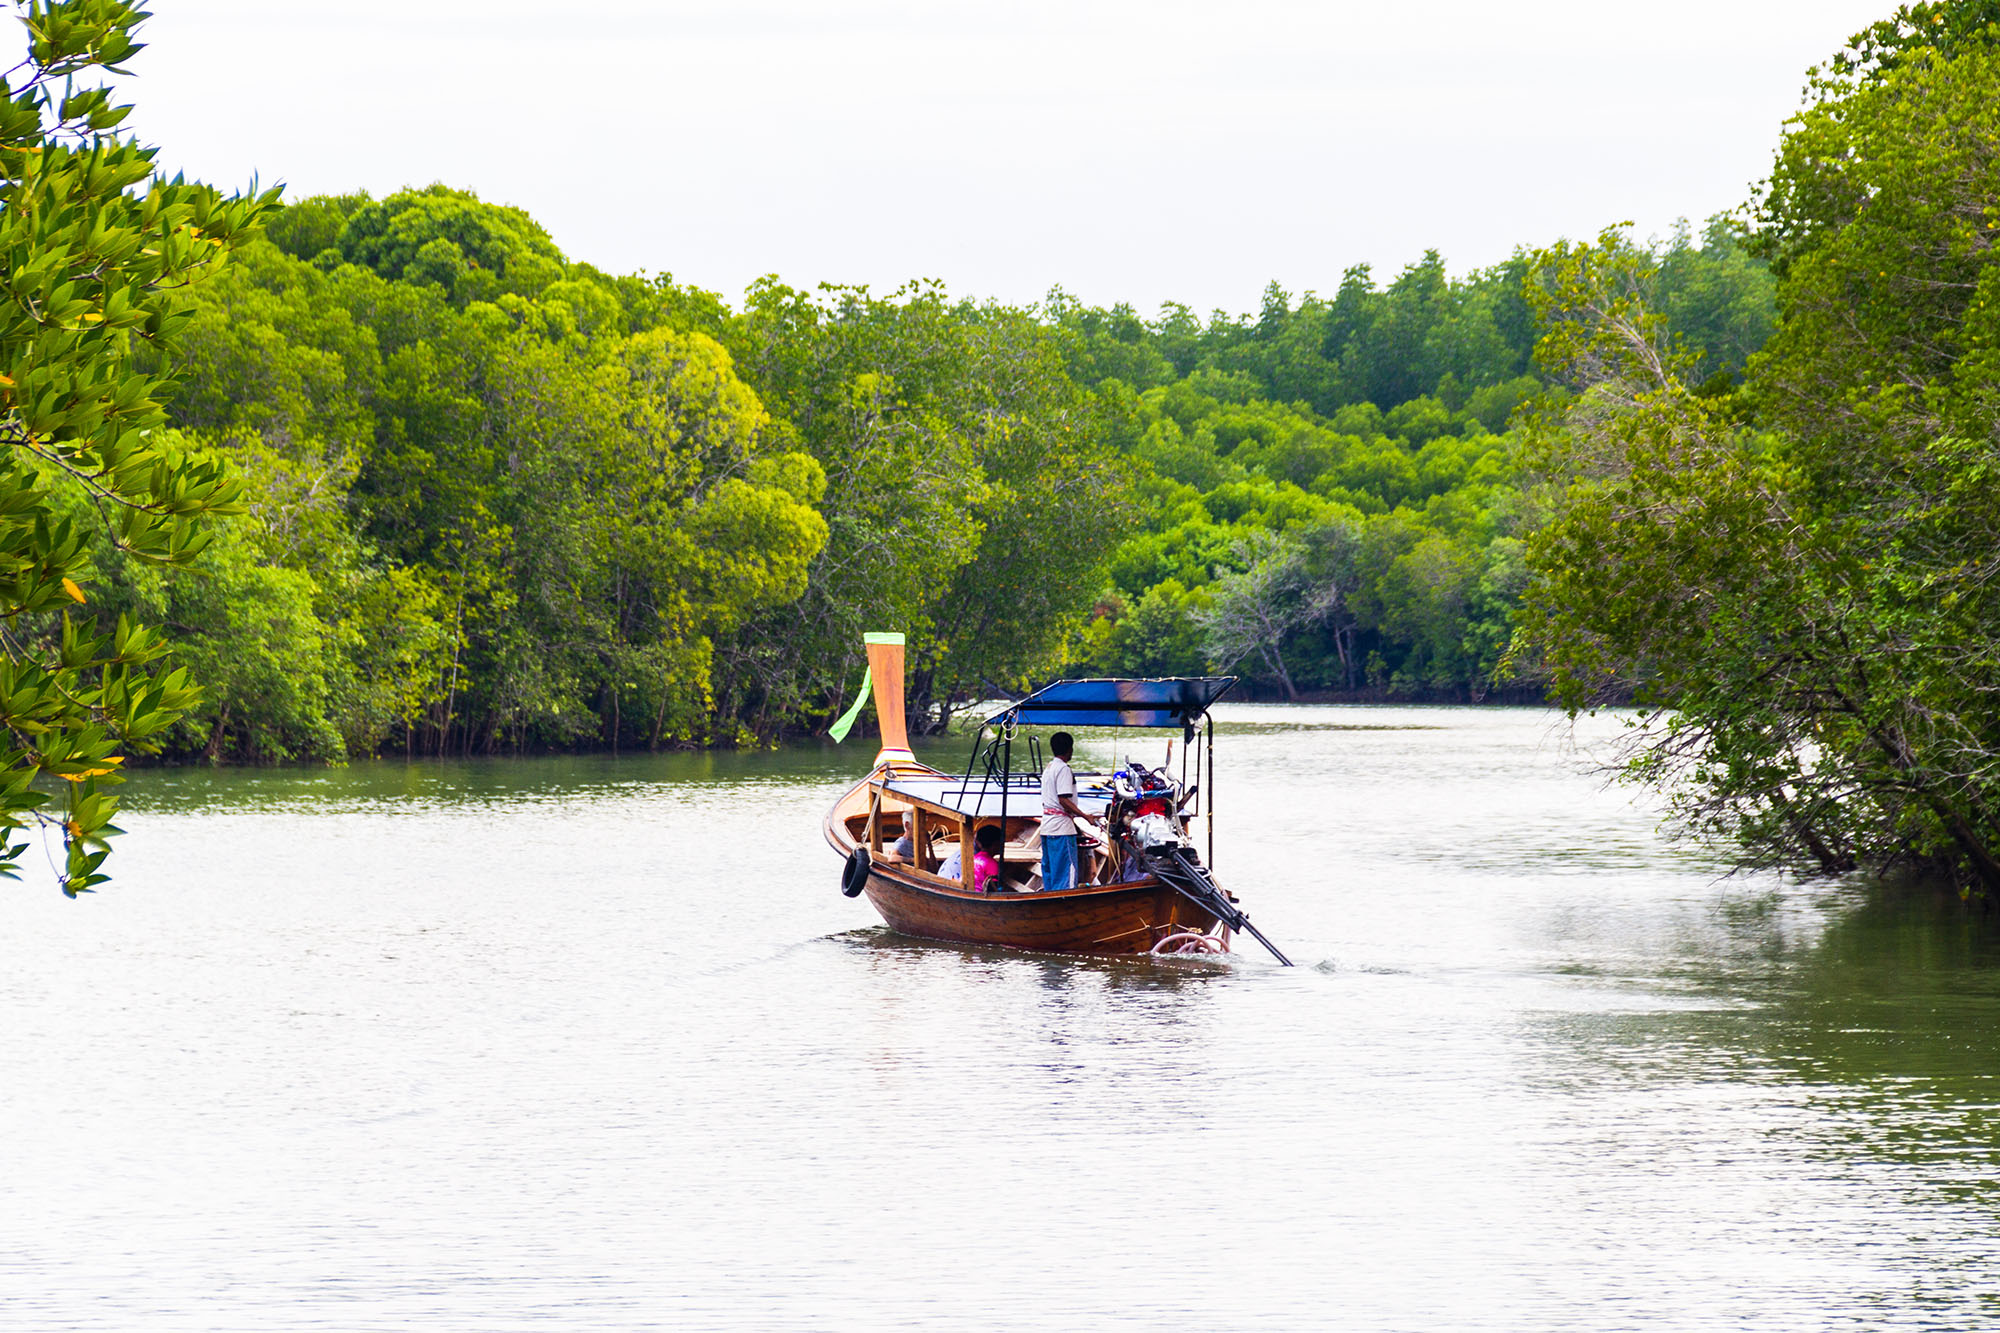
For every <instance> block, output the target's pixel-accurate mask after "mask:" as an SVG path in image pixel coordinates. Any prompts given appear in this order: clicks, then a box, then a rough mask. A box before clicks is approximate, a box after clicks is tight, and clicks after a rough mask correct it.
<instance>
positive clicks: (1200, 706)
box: [986, 676, 1236, 727]
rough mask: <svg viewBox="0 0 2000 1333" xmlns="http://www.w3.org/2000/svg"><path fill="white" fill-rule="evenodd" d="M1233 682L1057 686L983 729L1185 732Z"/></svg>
mask: <svg viewBox="0 0 2000 1333" xmlns="http://www.w3.org/2000/svg"><path fill="white" fill-rule="evenodd" d="M1235 683H1236V677H1234V676H1170V677H1167V678H1165V679H1162V680H1059V681H1056V682H1055V683H1053V684H1050V685H1044V686H1042V688H1041V689H1039V690H1036V691H1035V692H1034V693H1033V694H1031V695H1029V696H1028V697H1027V698H1025V699H1022V700H1019V701H1018V702H1016V703H1011V704H1009V705H1007V707H1005V708H1003V709H1002V710H1000V711H999V712H997V713H995V714H994V715H993V716H992V717H989V718H987V719H986V725H988V726H993V725H995V724H996V723H1001V722H1006V721H1009V720H1012V721H1014V722H1018V723H1021V724H1023V725H1025V726H1033V727H1191V726H1193V725H1194V724H1195V722H1196V721H1197V720H1198V719H1200V717H1201V715H1202V714H1203V713H1206V712H1207V711H1208V706H1209V705H1210V704H1212V703H1214V702H1215V701H1216V700H1217V699H1219V698H1221V697H1222V696H1223V695H1224V694H1227V693H1228V692H1229V687H1230V686H1232V685H1234V684H1235Z"/></svg>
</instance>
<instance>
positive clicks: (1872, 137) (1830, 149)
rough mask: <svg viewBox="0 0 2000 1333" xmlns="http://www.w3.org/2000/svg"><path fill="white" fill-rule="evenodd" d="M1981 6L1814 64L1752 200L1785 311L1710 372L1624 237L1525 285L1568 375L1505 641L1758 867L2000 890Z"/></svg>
mask: <svg viewBox="0 0 2000 1333" xmlns="http://www.w3.org/2000/svg"><path fill="white" fill-rule="evenodd" d="M1996 92H2000V5H1995V4H1993V3H1990V2H1989V0H1982V2H1981V3H1969V4H1921V5H1914V6H1910V7H1908V8H1906V9H1903V10H1900V11H1898V13H1897V14H1896V15H1895V16H1894V17H1893V18H1891V19H1890V20H1887V21H1885V22H1883V23H1881V24H1878V25H1876V26H1874V27H1873V28H1871V29H1869V30H1868V31H1867V32H1865V33H1863V34H1861V35H1859V36H1858V37H1857V38H1855V39H1854V41H1853V42H1852V43H1851V44H1850V46H1849V47H1848V48H1847V49H1846V50H1845V51H1844V52H1843V53H1842V54H1841V55H1840V56H1839V57H1838V58H1837V59H1836V60H1834V61H1833V62H1832V63H1830V64H1829V65H1828V66H1827V67H1826V68H1825V69H1823V70H1819V71H1816V72H1815V73H1814V76H1813V80H1812V83H1811V85H1810V88H1809V102H1808V105H1807V107H1806V109H1805V110H1804V111H1802V112H1801V113H1800V114H1799V115H1798V116H1796V117H1795V118H1794V119H1793V120H1792V121H1791V122H1789V123H1788V125H1787V126H1786V132H1785V135H1784V139H1783V143H1782V145H1781V147H1780V149H1779V153H1778V158H1777V162H1776V164H1775V166H1774V168H1773V171H1772V173H1771V176H1770V179H1769V180H1768V181H1767V182H1766V183H1765V184H1764V186H1763V187H1762V189H1761V191H1760V193H1759V195H1758V197H1757V198H1756V200H1755V201H1754V205H1753V209H1752V213H1751V218H1752V224H1753V231H1752V236H1751V243H1752V246H1753V248H1754V249H1755V251H1756V252H1757V253H1758V254H1760V255H1761V256H1763V257H1765V258H1766V259H1768V260H1769V262H1770V264H1771V269H1772V272H1773V274H1774V275H1775V277H1776V279H1777V284H1778V285H1777V298H1778V308H1779V321H1778V325H1777V328H1776V331H1775V333H1774V335H1773V337H1772V338H1771V340H1770V342H1769V344H1768V345H1767V346H1766V347H1765V348H1764V349H1763V350H1762V351H1761V352H1760V353H1759V354H1758V355H1756V356H1754V357H1752V358H1751V360H1750V362H1749V363H1748V367H1747V372H1748V373H1747V378H1746V380H1745V382H1744V383H1743V384H1742V385H1741V386H1740V387H1739V388H1737V389H1735V390H1733V391H1731V392H1727V393H1709V392H1705V391H1704V388H1703V386H1702V385H1701V383H1700V381H1699V375H1700V369H1699V368H1698V367H1697V366H1695V365H1694V364H1693V363H1692V362H1691V360H1690V359H1689V358H1688V357H1687V356H1686V355H1685V352H1684V349H1683V348H1682V347H1680V346H1679V345H1678V344H1677V343H1676V342H1675V341H1674V337H1673V334H1674V330H1673V328H1672V321H1671V318H1670V316H1664V315H1663V312H1662V311H1661V309H1660V308H1659V305H1658V303H1657V302H1653V301H1650V300H1649V299H1648V295H1649V284H1650V283H1651V282H1652V281H1653V277H1652V270H1651V265H1650V264H1648V263H1647V262H1646V257H1645V256H1643V255H1636V254H1634V253H1633V252H1632V250H1631V248H1630V247H1629V246H1628V245H1627V244H1626V243H1625V242H1624V241H1623V240H1622V238H1621V237H1619V236H1618V235H1616V234H1615V233H1614V234H1608V235H1606V236H1605V237H1603V238H1601V239H1600V240H1599V241H1598V242H1596V243H1594V244H1585V245H1567V246H1560V247H1557V248H1556V249H1555V250H1554V251H1551V252H1549V254H1548V255H1547V256H1546V257H1545V259H1544V261H1543V271H1544V272H1545V273H1546V275H1547V279H1548V280H1547V281H1546V282H1544V283H1541V284H1532V285H1531V287H1530V291H1531V293H1538V294H1539V300H1540V304H1541V306H1542V311H1541V313H1542V315H1543V318H1544V324H1545V329H1546V335H1545V340H1544V342H1543V345H1542V350H1543V358H1544V362H1545V364H1546V365H1547V366H1549V368H1550V369H1551V370H1552V371H1553V372H1555V373H1557V374H1558V375H1559V376H1560V377H1561V378H1562V379H1563V380H1564V381H1565V382H1566V383H1567V384H1568V385H1569V386H1570V388H1571V390H1572V392H1573V394H1574V397H1573V398H1572V400H1571V404H1570V407H1569V410H1568V411H1567V412H1566V413H1565V414H1563V415H1562V416H1561V418H1560V419H1559V420H1554V421H1552V422H1551V423H1550V425H1549V429H1548V431H1547V432H1546V436H1545V438H1544V440H1543V444H1544V445H1545V448H1544V450H1543V455H1542V458H1543V463H1544V465H1545V466H1546V467H1547V469H1548V470H1549V472H1550V474H1551V475H1552V476H1553V477H1555V478H1557V479H1558V480H1559V482H1560V486H1561V502H1560V504H1559V506H1558V508H1557V509H1556V510H1555V511H1554V513H1553V515H1552V518H1551V521H1549V522H1547V523H1545V524H1543V525H1542V526H1541V527H1540V528H1539V529H1538V530H1537V532H1536V534H1535V536H1534V537H1533V539H1532V540H1531V550H1530V556H1529V563H1530V566H1531V568H1532V569H1533V571H1534V573H1533V575H1532V578H1531V582H1530V585H1529V589H1528V592H1527V595H1526V602H1525V611H1524V617H1523V622H1522V642H1523V643H1524V644H1526V645H1531V646H1532V647H1533V648H1534V649H1535V650H1537V651H1539V652H1540V653H1541V654H1542V655H1543V658H1544V660H1545V661H1546V663H1547V664H1548V666H1549V668H1550V669H1551V671H1552V679H1553V683H1554V687H1555V690H1556V692H1557V694H1558V696H1559V697H1560V698H1561V699H1562V700H1563V701H1564V702H1565V703H1567V704H1569V705H1570V706H1571V707H1584V706H1588V705H1590V704H1591V703H1593V702H1596V701H1600V700H1612V699H1624V698H1636V699H1637V700H1638V701H1639V702H1640V704H1641V705H1642V706H1643V707H1644V710H1645V712H1644V725H1643V726H1642V727H1641V729H1640V731H1639V734H1638V743H1637V745H1636V746H1635V749H1634V752H1633V755H1632V758H1631V763H1630V769H1631V772H1632V773H1633V774H1634V775H1635V776H1637V777H1639V778H1641V779H1643V780H1646V781H1648V782H1652V783H1654V784H1657V785H1659V786H1662V787H1664V788H1665V789H1666V790H1667V791H1668V792H1669V793H1670V794H1671V795H1672V796H1673V797H1674V798H1675V800H1676V802H1677V803H1678V807H1679V810H1680V813H1681V814H1682V815H1683V816H1685V817H1686V818H1687V819H1688V820H1689V821H1690V822H1691V823H1692V824H1693V825H1694V826H1695V827H1696V828H1698V829H1701V830H1704V831H1707V832H1711V833H1715V834H1719V835H1722V836H1724V837H1726V838H1728V839H1730V840H1732V841H1734V842H1735V843H1737V844H1738V845H1739V846H1741V847H1743V848H1744V849H1745V854H1746V856H1748V857H1749V858H1750V859H1751V860H1752V861H1753V862H1763V863H1771V864H1782V865H1804V866H1807V867H1810V868H1815V869H1818V870H1822V871H1827V872H1836V871H1841V870H1846V869H1851V868H1855V867H1857V866H1866V867H1882V866H1884V865H1894V864H1914V865H1916V866H1918V867H1925V868H1941V869H1943V870H1945V871H1947V872H1948V873H1950V874H1951V875H1953V876H1954V877H1955V878H1957V879H1958V881H1959V882H1960V883H1961V884H1963V885H1964V886H1965V887H1966V888H1967V889H1968V890H1971V889H1973V888H1975V887H1976V888H1978V889H1980V890H1982V891H1983V892H1985V893H1988V894H1991V893H1994V892H1996V891H2000V709H1996V707H1995V702H1996V694H2000V551H1996V533H2000V353H1996V349H2000V262H1996V260H2000V98H1996V96H1995V94H1996Z"/></svg>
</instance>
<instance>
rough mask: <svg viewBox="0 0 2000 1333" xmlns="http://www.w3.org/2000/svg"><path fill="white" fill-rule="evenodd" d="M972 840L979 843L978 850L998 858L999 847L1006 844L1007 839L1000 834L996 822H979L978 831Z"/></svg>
mask: <svg viewBox="0 0 2000 1333" xmlns="http://www.w3.org/2000/svg"><path fill="white" fill-rule="evenodd" d="M972 840H973V841H974V842H976V843H978V844H979V850H980V851H982V852H985V853H986V854H987V855H988V856H990V857H993V858H994V859H996V860H997V859H999V856H1000V849H1001V848H1002V847H1005V846H1006V845H1007V839H1006V838H1005V837H1003V836H1002V835H1001V833H1000V826H999V825H998V824H981V825H980V826H979V832H977V833H975V834H974V835H973V838H972Z"/></svg>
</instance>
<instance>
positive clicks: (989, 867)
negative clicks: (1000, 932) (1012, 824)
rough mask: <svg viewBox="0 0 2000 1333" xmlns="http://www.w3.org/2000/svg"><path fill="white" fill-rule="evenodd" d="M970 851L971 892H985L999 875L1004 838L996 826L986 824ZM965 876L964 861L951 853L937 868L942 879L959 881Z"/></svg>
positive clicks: (956, 854) (1005, 842) (958, 855)
mask: <svg viewBox="0 0 2000 1333" xmlns="http://www.w3.org/2000/svg"><path fill="white" fill-rule="evenodd" d="M973 841H974V845H973V849H972V891H973V892H974V893H984V892H986V888H987V885H988V884H990V883H991V882H992V881H993V880H995V879H997V878H998V877H999V875H1000V852H1001V849H1002V848H1004V847H1005V846H1006V845H1007V839H1006V837H1005V836H1004V835H1003V834H1002V833H1001V832H1000V826H999V825H998V824H987V825H985V826H984V827H982V828H981V829H980V830H979V832H978V833H977V834H976V835H975V837H974V840H973ZM964 874H965V860H964V858H963V857H962V856H961V855H960V854H959V853H958V852H957V851H953V852H952V854H951V855H950V856H947V857H946V858H945V859H944V864H943V865H941V866H939V867H938V875H939V876H940V877H942V878H944V879H954V880H955V879H960V878H962V877H963V876H964Z"/></svg>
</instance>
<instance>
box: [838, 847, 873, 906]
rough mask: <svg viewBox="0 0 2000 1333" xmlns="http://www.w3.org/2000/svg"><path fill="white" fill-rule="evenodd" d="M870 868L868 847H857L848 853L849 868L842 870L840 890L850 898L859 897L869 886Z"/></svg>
mask: <svg viewBox="0 0 2000 1333" xmlns="http://www.w3.org/2000/svg"><path fill="white" fill-rule="evenodd" d="M868 869H869V858H868V849H867V848H866V847H856V848H855V849H854V851H853V852H852V853H850V854H849V855H848V858H847V868H846V869H845V870H842V871H841V872H840V891H841V892H842V893H844V894H846V895H847V896H848V897H850V898H859V897H860V896H861V891H862V890H863V889H865V888H867V887H868Z"/></svg>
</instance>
